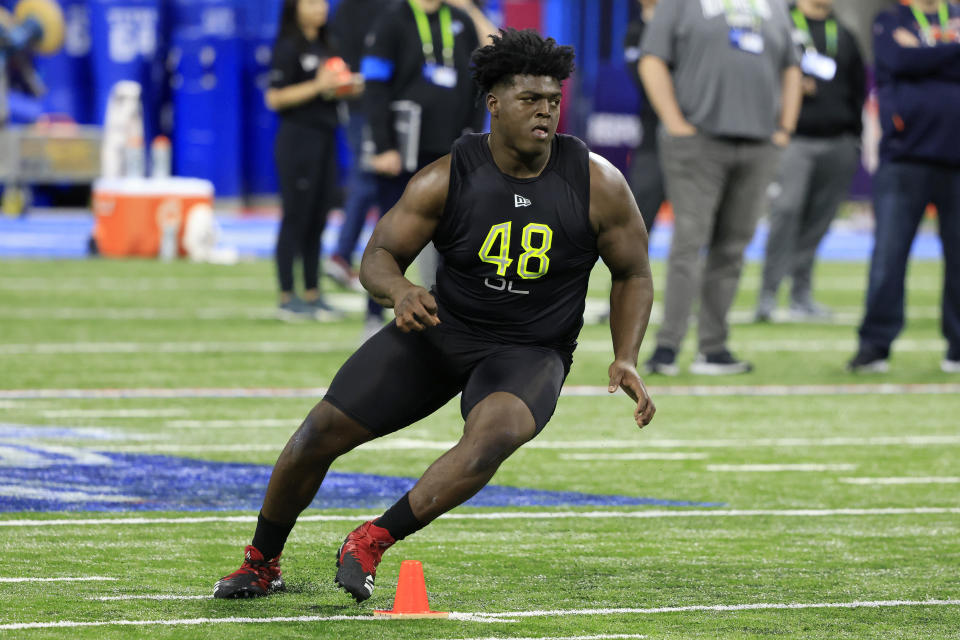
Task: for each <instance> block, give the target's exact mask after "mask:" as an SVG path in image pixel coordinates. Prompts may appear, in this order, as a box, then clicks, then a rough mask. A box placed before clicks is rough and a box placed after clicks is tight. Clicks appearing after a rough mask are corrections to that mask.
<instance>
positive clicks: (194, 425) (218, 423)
mask: <svg viewBox="0 0 960 640" xmlns="http://www.w3.org/2000/svg"><path fill="white" fill-rule="evenodd" d="M301 422H303V416H300V417H299V418H289V419H283V418H264V419H262V420H168V421H167V422H165V423H163V424H164V426H165V427H170V428H172V429H237V428H246V429H250V428H263V427H291V428H293V427H297V426H298V425H299V424H300V423H301Z"/></svg>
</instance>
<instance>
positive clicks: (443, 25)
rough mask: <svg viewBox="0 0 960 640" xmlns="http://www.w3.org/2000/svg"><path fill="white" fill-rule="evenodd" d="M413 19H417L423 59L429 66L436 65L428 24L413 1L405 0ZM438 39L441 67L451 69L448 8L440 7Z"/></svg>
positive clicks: (450, 32)
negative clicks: (440, 49)
mask: <svg viewBox="0 0 960 640" xmlns="http://www.w3.org/2000/svg"><path fill="white" fill-rule="evenodd" d="M407 2H409V3H410V9H411V10H412V11H413V17H414V18H416V19H417V31H419V32H420V42H421V43H422V44H423V57H424V58H426V59H427V62H428V63H429V64H436V63H437V57H436V55H434V51H433V34H432V33H430V22H429V21H428V20H427V14H425V13H424V12H423V9H421V8H420V5H418V4H417V3H416V2H414V0H407ZM440 37H441V38H442V39H443V66H445V67H453V26H452V25H451V22H450V7H448V6H447V5H446V4H442V5H440Z"/></svg>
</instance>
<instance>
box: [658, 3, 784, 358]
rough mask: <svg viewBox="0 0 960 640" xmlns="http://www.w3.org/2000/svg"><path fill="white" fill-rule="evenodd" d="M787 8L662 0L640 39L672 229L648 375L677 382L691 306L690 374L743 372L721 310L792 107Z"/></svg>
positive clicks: (731, 290)
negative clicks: (694, 341) (694, 346)
mask: <svg viewBox="0 0 960 640" xmlns="http://www.w3.org/2000/svg"><path fill="white" fill-rule="evenodd" d="M791 31H792V29H791V24H790V18H789V17H788V15H787V9H786V6H785V5H784V4H783V3H782V2H779V1H778V0H754V1H752V2H743V3H736V5H735V4H734V3H731V2H720V1H719V0H717V1H712V0H711V1H706V0H705V1H703V2H689V1H687V0H661V2H660V3H659V4H658V5H657V11H656V14H655V15H654V17H653V22H652V23H651V24H650V27H649V28H648V29H647V31H646V34H645V35H644V38H643V43H642V46H643V51H644V57H643V58H642V60H641V62H640V64H641V67H640V71H641V75H642V77H643V84H644V86H645V87H646V90H647V95H648V96H649V97H650V99H651V100H652V102H653V106H654V107H655V108H656V110H657V113H658V114H659V116H660V120H661V121H662V122H663V125H664V127H663V129H662V130H661V133H662V137H661V139H660V151H661V159H662V163H663V171H664V176H665V178H666V183H667V195H668V197H669V198H670V201H671V203H672V204H673V211H674V220H675V223H674V231H673V240H672V244H671V247H670V257H669V259H668V263H667V286H666V292H665V295H664V318H663V324H662V325H661V327H660V331H659V332H658V333H657V348H656V350H655V351H654V353H653V356H652V357H651V358H650V359H649V360H648V361H647V370H648V371H650V372H651V373H663V374H668V375H672V374H676V373H677V371H678V370H677V366H676V364H675V360H676V356H677V351H678V350H679V349H680V345H681V343H682V342H683V338H684V336H685V335H686V332H687V326H688V323H689V317H690V311H691V308H692V306H693V302H694V300H695V299H699V302H700V311H699V319H698V323H697V330H698V342H699V355H698V356H697V359H696V360H695V361H694V363H693V365H692V366H691V367H690V371H691V372H693V373H700V374H712V375H722V374H731V373H742V372H745V371H749V370H750V369H751V368H752V366H751V365H750V363H748V362H744V361H741V360H738V359H737V358H736V357H734V356H733V354H731V353H730V351H729V350H728V349H727V346H726V344H727V336H728V333H729V328H728V325H727V312H728V311H729V310H730V306H731V304H732V303H733V298H734V295H735V294H736V291H737V286H738V283H739V280H740V271H741V268H742V266H743V251H744V249H745V248H746V246H747V243H748V242H749V241H750V239H751V238H752V237H753V232H754V230H755V228H756V223H757V219H758V217H759V215H760V208H761V204H762V200H763V196H764V193H765V191H766V189H767V186H768V185H769V184H770V179H771V178H772V172H773V169H774V168H775V167H776V161H777V159H778V156H779V151H778V148H783V147H786V146H787V144H788V143H789V141H790V135H791V134H792V132H793V130H794V127H795V125H796V121H797V115H798V113H799V110H800V78H801V73H800V68H799V67H798V66H797V54H796V50H795V48H794V46H793V42H792V36H791Z"/></svg>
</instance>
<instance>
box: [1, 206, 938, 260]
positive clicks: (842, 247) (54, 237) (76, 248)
mask: <svg viewBox="0 0 960 640" xmlns="http://www.w3.org/2000/svg"><path fill="white" fill-rule="evenodd" d="M217 221H218V222H219V223H220V227H221V234H220V246H222V247H233V248H235V249H237V251H238V252H239V254H240V255H241V256H244V257H248V258H249V257H256V258H272V257H273V254H274V250H275V248H276V239H277V229H278V228H279V219H277V218H274V217H265V216H256V217H226V216H219V217H218V218H217ZM342 224H343V215H342V213H341V212H339V211H334V212H331V214H330V216H329V218H328V220H327V225H326V227H325V229H324V233H323V254H324V255H331V254H332V253H334V252H335V250H336V244H337V236H338V234H339V232H340V226H341V225H342ZM372 225H373V220H371V219H368V220H367V222H366V225H365V226H364V229H363V233H362V234H361V235H360V239H359V242H358V248H359V249H360V251H362V250H363V247H364V246H366V242H367V239H368V238H369V236H370V233H371V231H372V229H373V227H372ZM92 232H93V216H92V215H91V214H90V213H89V212H76V213H38V214H31V215H28V216H24V217H21V218H3V217H0V259H2V258H37V259H54V258H83V257H85V256H86V255H87V240H88V239H89V237H90V234H91V233H92ZM671 237H672V227H670V226H669V225H658V226H656V227H654V229H653V231H652V233H651V234H650V257H651V258H652V259H657V260H663V259H665V258H666V257H667V254H668V253H669V251H670V241H671ZM766 241H767V225H766V223H761V224H760V225H759V226H758V227H757V232H756V234H754V237H753V241H752V242H751V243H750V244H749V246H748V247H747V249H746V259H747V260H748V261H751V262H754V261H758V260H762V259H763V252H764V247H765V246H766ZM872 248H873V232H872V231H870V230H854V229H844V228H837V227H835V228H833V229H831V230H830V232H829V233H828V234H827V236H826V237H825V238H824V239H823V242H822V243H821V244H820V247H819V249H818V251H817V257H818V259H820V260H842V261H850V260H858V261H866V260H869V259H870V252H871V250H872ZM941 256H942V252H941V245H940V238H939V237H938V236H937V235H936V233H934V232H932V231H929V230H926V229H924V230H922V231H921V232H920V233H918V234H917V238H916V240H914V243H913V249H912V252H911V258H912V259H914V260H939V259H940V258H941Z"/></svg>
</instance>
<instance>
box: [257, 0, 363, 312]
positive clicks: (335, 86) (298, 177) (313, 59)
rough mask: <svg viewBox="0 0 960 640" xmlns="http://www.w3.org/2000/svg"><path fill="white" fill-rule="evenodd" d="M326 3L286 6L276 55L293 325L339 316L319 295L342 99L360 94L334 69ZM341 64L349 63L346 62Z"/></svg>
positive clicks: (286, 299) (275, 103)
mask: <svg viewBox="0 0 960 640" xmlns="http://www.w3.org/2000/svg"><path fill="white" fill-rule="evenodd" d="M327 9H328V5H327V1H326V0H286V2H284V4H283V13H282V16H281V19H280V31H279V34H278V35H277V41H276V44H275V45H274V49H273V69H272V71H271V77H270V89H269V90H268V91H267V94H266V100H267V104H268V105H269V106H270V108H271V109H274V110H276V111H277V112H278V113H279V114H280V128H279V130H278V131H277V141H276V149H275V152H276V161H277V174H278V176H279V178H280V197H281V201H282V209H283V217H282V219H281V222H280V231H279V234H278V235H277V250H276V262H277V277H278V279H279V281H280V306H279V309H278V314H279V316H280V317H281V318H282V319H285V320H296V319H302V318H307V317H314V316H315V317H317V318H318V319H334V318H336V317H339V315H340V314H339V313H337V312H336V311H335V310H334V309H332V308H331V307H330V306H329V305H328V304H326V303H325V302H324V300H323V298H322V297H321V295H320V289H319V282H318V281H319V261H320V238H321V236H322V235H323V227H324V224H325V223H326V219H327V212H328V211H329V210H330V207H331V205H332V202H333V198H334V196H335V193H336V190H337V150H336V139H335V131H336V127H337V124H338V122H339V119H338V116H337V102H336V95H335V94H336V93H337V92H338V91H343V90H344V89H345V90H346V92H345V94H355V93H357V92H358V91H359V90H360V85H358V84H355V81H356V78H355V77H354V76H353V75H351V74H349V72H348V73H347V74H346V75H344V74H343V73H342V71H338V70H337V68H336V67H335V66H332V64H331V63H334V62H336V61H337V60H339V58H336V57H335V49H334V45H333V43H332V41H331V39H330V36H329V33H328V30H327V26H326V25H327ZM339 63H340V65H342V64H343V61H342V60H339ZM298 256H299V257H300V259H301V261H302V263H303V281H304V282H303V287H304V294H303V299H302V300H301V299H300V298H299V297H297V296H296V295H295V294H294V282H293V265H294V260H295V258H296V257H298Z"/></svg>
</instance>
